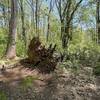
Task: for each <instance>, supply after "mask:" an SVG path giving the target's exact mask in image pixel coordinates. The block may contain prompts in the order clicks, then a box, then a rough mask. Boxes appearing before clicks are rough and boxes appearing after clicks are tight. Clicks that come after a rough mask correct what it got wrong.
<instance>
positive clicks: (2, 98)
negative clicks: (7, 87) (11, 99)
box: [0, 91, 8, 100]
mask: <svg viewBox="0 0 100 100" xmlns="http://www.w3.org/2000/svg"><path fill="white" fill-rule="evenodd" d="M0 100H8V99H7V96H6V94H5V93H4V92H3V91H0Z"/></svg>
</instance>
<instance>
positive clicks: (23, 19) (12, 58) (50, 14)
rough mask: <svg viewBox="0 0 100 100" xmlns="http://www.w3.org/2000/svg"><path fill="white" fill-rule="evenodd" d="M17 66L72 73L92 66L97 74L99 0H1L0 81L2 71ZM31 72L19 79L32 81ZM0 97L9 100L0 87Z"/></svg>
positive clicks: (99, 62) (99, 99) (99, 66)
mask: <svg viewBox="0 0 100 100" xmlns="http://www.w3.org/2000/svg"><path fill="white" fill-rule="evenodd" d="M16 66H17V67H16ZM20 66H22V67H24V68H26V66H27V67H28V68H29V69H31V70H33V71H34V70H36V69H38V70H39V73H42V74H43V75H44V74H45V75H46V74H50V75H53V74H54V73H55V71H57V73H56V74H57V75H58V76H60V74H61V73H60V72H62V70H63V71H69V69H70V71H71V72H70V73H74V74H75V75H77V74H79V73H81V71H84V73H83V74H84V75H85V71H88V70H89V73H91V70H92V74H91V75H90V74H89V75H90V76H91V77H92V76H93V77H99V76H100V0H0V75H1V76H0V78H1V80H0V82H1V81H5V78H4V76H3V74H2V71H3V72H4V71H6V70H8V72H9V69H12V68H13V67H14V68H15V67H16V68H18V69H19V68H20ZM16 68H15V69H14V70H15V71H16V70H17V69H16ZM84 68H88V69H87V70H86V69H84ZM23 70H24V69H23ZM10 71H11V70H10ZM26 72H27V77H28V76H30V75H29V73H30V72H28V71H26ZM16 73H17V71H16ZM18 73H19V72H18ZM18 73H17V74H18ZM59 73H60V74H59ZM62 73H63V72H62ZM17 74H16V75H17ZM24 74H25V73H24ZM63 74H64V73H63ZM89 75H87V76H88V77H89ZM2 76H3V78H4V79H3V78H2ZM31 76H32V77H28V78H25V79H24V83H25V86H26V84H27V83H28V84H30V83H32V82H31V81H32V80H33V76H34V75H33V74H32V75H31ZM61 76H62V75H61ZM66 76H68V75H67V74H64V76H63V77H66ZM37 77H39V76H37ZM37 77H36V79H37ZM6 78H7V77H6ZM10 78H11V77H10ZM14 78H15V76H14ZM53 78H54V77H53ZM75 78H76V77H75ZM44 79H45V78H44ZM71 79H72V77H71ZM79 79H80V80H81V78H79ZM7 80H8V78H7V79H6V81H7ZM45 80H46V79H45ZM55 80H56V79H55ZM66 80H67V79H66ZM72 80H73V79H72ZM87 80H88V79H87ZM98 80H100V77H99V78H98ZM46 81H47V80H46ZM62 81H63V80H62ZM75 81H76V80H75ZM92 81H93V80H92ZM57 84H58V83H57ZM59 84H60V83H59ZM76 86H77V85H76ZM98 91H99V92H98V93H100V90H98ZM63 92H64V91H63ZM96 93H97V91H96ZM44 96H45V95H44ZM96 97H97V99H96V100H100V96H96ZM1 98H4V99H1ZM69 98H70V97H69ZM0 100H8V99H6V97H5V94H4V93H3V92H2V91H0ZM9 100H10V99H9ZM11 100H12V99H11ZM14 100H33V99H14ZM34 100H47V99H34ZM48 100H59V99H48ZM61 100H83V99H79V98H78V97H76V99H61ZM84 100H92V97H91V99H89V98H87V99H84ZM93 100H95V99H93Z"/></svg>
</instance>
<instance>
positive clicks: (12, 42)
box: [6, 0, 18, 59]
mask: <svg viewBox="0 0 100 100" xmlns="http://www.w3.org/2000/svg"><path fill="white" fill-rule="evenodd" d="M17 9H18V7H17V0H11V18H10V22H9V36H8V44H7V49H6V58H9V59H11V58H14V57H16V34H17Z"/></svg>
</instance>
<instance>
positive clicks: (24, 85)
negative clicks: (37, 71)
mask: <svg viewBox="0 0 100 100" xmlns="http://www.w3.org/2000/svg"><path fill="white" fill-rule="evenodd" d="M37 79H38V77H32V76H27V77H25V78H24V79H23V80H22V82H21V87H22V88H25V89H27V88H28V87H30V86H32V84H33V81H34V80H37Z"/></svg>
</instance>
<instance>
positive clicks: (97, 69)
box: [94, 63, 100, 76]
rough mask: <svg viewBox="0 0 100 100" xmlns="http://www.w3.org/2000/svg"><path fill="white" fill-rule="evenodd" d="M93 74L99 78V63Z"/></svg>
mask: <svg viewBox="0 0 100 100" xmlns="http://www.w3.org/2000/svg"><path fill="white" fill-rule="evenodd" d="M94 74H95V75H96V76H100V63H98V64H97V65H96V67H95V68H94Z"/></svg>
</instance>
